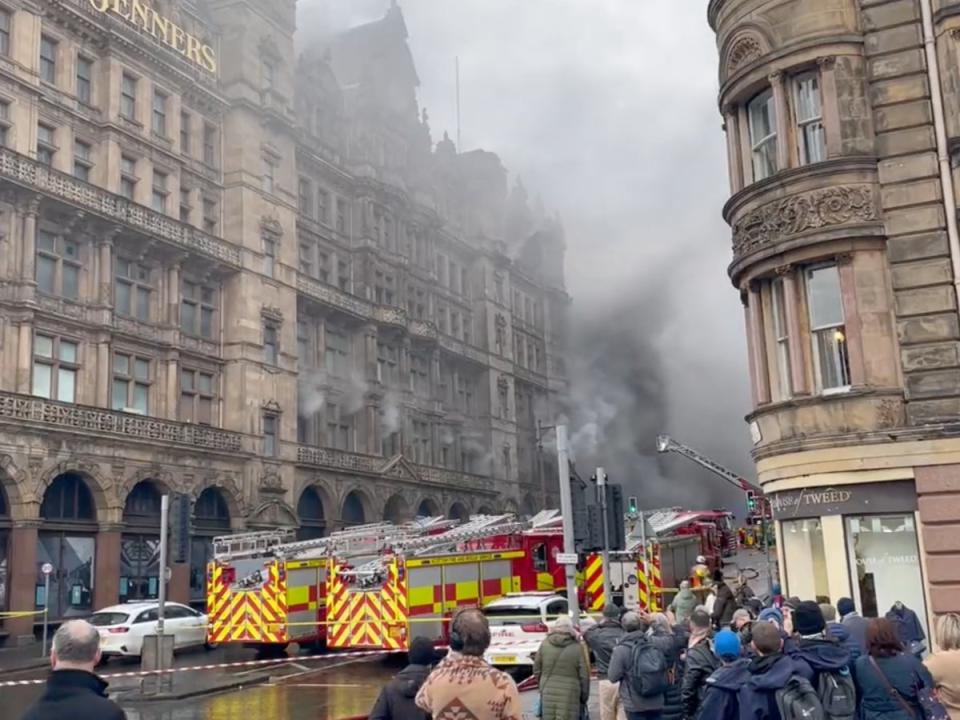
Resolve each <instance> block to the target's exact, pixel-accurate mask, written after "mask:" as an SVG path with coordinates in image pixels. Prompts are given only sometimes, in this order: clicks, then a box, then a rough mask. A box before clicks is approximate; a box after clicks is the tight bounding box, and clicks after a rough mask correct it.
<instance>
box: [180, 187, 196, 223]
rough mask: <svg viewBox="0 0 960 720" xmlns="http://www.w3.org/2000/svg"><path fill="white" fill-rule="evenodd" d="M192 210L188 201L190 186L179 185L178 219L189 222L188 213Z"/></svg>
mask: <svg viewBox="0 0 960 720" xmlns="http://www.w3.org/2000/svg"><path fill="white" fill-rule="evenodd" d="M192 212H193V206H192V205H191V202H190V188H188V187H184V186H183V185H181V186H180V221H181V222H190V214H191V213H192Z"/></svg>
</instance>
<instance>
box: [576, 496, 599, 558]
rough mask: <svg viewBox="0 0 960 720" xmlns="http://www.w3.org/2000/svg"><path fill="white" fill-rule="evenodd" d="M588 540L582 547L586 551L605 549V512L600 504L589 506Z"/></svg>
mask: <svg viewBox="0 0 960 720" xmlns="http://www.w3.org/2000/svg"><path fill="white" fill-rule="evenodd" d="M587 528H588V531H587V540H586V541H585V542H584V543H583V547H581V550H582V551H585V552H597V551H599V550H603V513H602V512H601V510H600V506H599V505H590V506H589V507H588V508H587Z"/></svg>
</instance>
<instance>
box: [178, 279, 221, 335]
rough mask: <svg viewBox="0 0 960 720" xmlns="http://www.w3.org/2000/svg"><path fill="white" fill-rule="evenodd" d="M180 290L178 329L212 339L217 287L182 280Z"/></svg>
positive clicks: (214, 326) (214, 333) (214, 332)
mask: <svg viewBox="0 0 960 720" xmlns="http://www.w3.org/2000/svg"><path fill="white" fill-rule="evenodd" d="M181 286H182V287H181V291H180V330H181V331H182V332H185V333H186V334H187V335H197V336H199V337H202V338H206V339H208V340H213V339H214V338H215V337H216V335H217V328H216V324H215V322H214V321H215V319H216V312H217V295H218V291H217V288H215V287H211V286H209V285H201V284H200V283H196V282H191V281H189V280H184V281H183V282H182V283H181Z"/></svg>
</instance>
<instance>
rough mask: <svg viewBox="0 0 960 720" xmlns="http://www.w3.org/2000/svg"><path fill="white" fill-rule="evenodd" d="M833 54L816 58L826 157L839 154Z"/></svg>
mask: <svg viewBox="0 0 960 720" xmlns="http://www.w3.org/2000/svg"><path fill="white" fill-rule="evenodd" d="M836 60H837V59H836V58H835V57H834V56H833V55H829V56H827V57H822V58H817V65H819V66H820V112H821V116H822V117H823V132H824V134H825V135H826V140H827V159H829V158H833V157H837V156H838V155H840V108H839V101H840V99H839V97H837V78H836V74H835V71H834V68H835V66H836Z"/></svg>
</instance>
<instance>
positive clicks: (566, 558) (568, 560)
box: [557, 552, 578, 565]
mask: <svg viewBox="0 0 960 720" xmlns="http://www.w3.org/2000/svg"><path fill="white" fill-rule="evenodd" d="M577 560H578V558H577V554H576V553H563V552H558V553H557V562H558V563H559V564H561V565H576V564H577Z"/></svg>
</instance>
